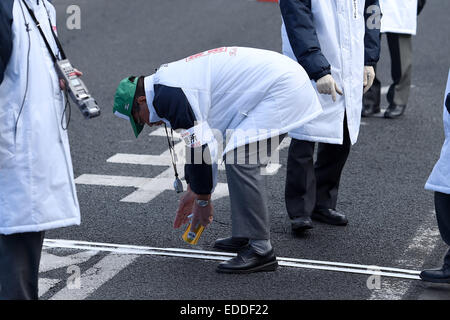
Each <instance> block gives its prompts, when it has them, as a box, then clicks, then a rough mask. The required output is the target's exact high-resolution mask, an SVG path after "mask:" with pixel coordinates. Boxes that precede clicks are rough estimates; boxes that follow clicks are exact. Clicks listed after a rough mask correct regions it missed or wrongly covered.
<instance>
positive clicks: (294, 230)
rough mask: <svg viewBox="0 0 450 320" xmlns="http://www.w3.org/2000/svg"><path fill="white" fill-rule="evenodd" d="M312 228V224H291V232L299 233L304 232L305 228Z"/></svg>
mask: <svg viewBox="0 0 450 320" xmlns="http://www.w3.org/2000/svg"><path fill="white" fill-rule="evenodd" d="M313 228H314V227H313V226H300V227H294V226H292V232H296V233H300V232H304V231H306V230H311V229H313Z"/></svg>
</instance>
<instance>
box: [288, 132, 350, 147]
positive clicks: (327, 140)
mask: <svg viewBox="0 0 450 320" xmlns="http://www.w3.org/2000/svg"><path fill="white" fill-rule="evenodd" d="M289 137H291V138H293V139H297V140H303V141H310V142H319V143H329V144H343V142H344V141H343V140H344V139H336V138H324V137H317V136H309V135H304V134H296V133H289Z"/></svg>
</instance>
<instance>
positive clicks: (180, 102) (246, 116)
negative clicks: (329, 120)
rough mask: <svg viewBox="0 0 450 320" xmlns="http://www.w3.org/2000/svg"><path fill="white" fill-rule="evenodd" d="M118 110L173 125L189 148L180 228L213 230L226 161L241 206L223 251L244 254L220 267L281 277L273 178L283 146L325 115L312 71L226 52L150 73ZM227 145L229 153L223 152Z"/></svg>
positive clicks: (256, 54)
mask: <svg viewBox="0 0 450 320" xmlns="http://www.w3.org/2000/svg"><path fill="white" fill-rule="evenodd" d="M113 112H114V114H116V115H117V116H118V117H120V118H124V119H126V120H127V121H129V122H130V123H131V125H132V128H133V131H134V133H135V135H136V137H137V136H138V135H139V133H140V132H141V131H142V129H143V127H144V124H148V125H150V126H152V125H156V124H162V123H164V124H165V125H169V126H170V127H171V128H172V129H173V130H179V131H180V134H181V136H182V137H183V139H184V141H185V142H186V145H187V152H186V157H187V159H186V165H185V179H186V182H187V183H188V191H187V192H186V193H185V194H184V196H183V197H182V198H181V201H180V205H179V208H178V211H177V214H176V218H175V222H174V227H175V228H179V227H180V226H181V225H182V224H185V223H187V222H188V215H190V214H191V213H193V218H192V225H194V226H195V225H197V224H198V223H200V224H202V225H203V226H207V225H208V224H209V223H210V222H211V221H212V217H213V206H212V202H211V194H212V193H213V191H214V188H215V185H216V182H217V178H216V174H217V169H216V168H217V161H218V158H219V157H220V156H223V157H224V158H225V168H226V174H227V181H228V189H229V193H230V202H231V221H232V237H231V238H225V239H220V240H218V241H216V243H215V247H216V248H219V249H224V250H233V251H239V253H238V255H237V257H235V258H233V259H231V260H229V261H226V262H223V263H221V264H219V266H218V268H217V271H218V272H222V273H250V272H257V271H274V270H275V269H276V268H277V266H278V264H277V261H276V257H275V254H274V250H273V248H272V245H271V243H270V225H269V221H270V216H269V212H268V209H267V195H266V185H265V176H264V175H262V174H261V169H262V168H263V167H264V166H266V165H267V163H268V161H269V159H270V156H271V155H272V153H273V152H274V150H275V149H276V147H277V146H278V143H279V140H282V138H283V137H284V136H285V135H286V133H287V132H289V131H290V130H292V129H294V128H297V127H299V126H301V125H303V124H305V123H306V122H308V121H310V120H312V119H313V118H315V117H316V116H318V115H319V114H320V113H321V112H322V108H321V106H320V103H319V100H318V97H317V95H316V92H315V91H314V89H313V87H312V85H311V82H310V81H309V78H308V76H307V74H306V72H305V71H304V69H303V68H302V67H301V66H300V65H299V64H297V63H296V62H294V61H292V60H291V59H289V58H287V57H285V56H283V55H281V54H279V53H276V52H272V51H267V50H261V49H253V48H243V47H222V48H217V49H212V50H208V51H205V52H201V53H198V54H195V55H193V56H191V57H188V58H185V59H182V60H179V61H176V62H172V63H169V64H165V65H163V66H161V67H160V68H159V69H158V71H157V72H156V73H155V74H153V75H151V76H147V77H139V78H136V77H130V78H126V79H124V80H122V81H121V83H120V85H119V87H118V89H117V92H116V96H115V102H114V108H113ZM222 142H224V144H225V148H224V151H223V152H219V149H220V148H221V146H222Z"/></svg>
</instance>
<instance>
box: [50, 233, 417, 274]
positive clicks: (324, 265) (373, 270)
mask: <svg viewBox="0 0 450 320" xmlns="http://www.w3.org/2000/svg"><path fill="white" fill-rule="evenodd" d="M44 246H46V247H49V248H66V249H79V250H96V251H105V252H114V253H120V254H137V255H156V256H158V255H159V256H170V257H181V258H194V259H206V260H219V261H224V260H228V259H230V258H232V257H234V256H236V254H234V253H227V252H216V251H204V250H192V249H180V248H156V247H145V246H134V245H121V244H109V243H98V242H86V241H72V240H56V239H45V240H44ZM277 260H278V263H279V265H280V266H286V267H294V268H307V269H315V270H328V271H338V272H347V273H358V274H368V275H380V276H385V277H393V278H403V279H411V280H420V277H419V274H420V271H416V270H407V269H398V268H388V267H380V266H373V265H372V266H369V265H360V264H351V263H340V262H328V261H318V260H307V259H296V258H282V257H278V258H277Z"/></svg>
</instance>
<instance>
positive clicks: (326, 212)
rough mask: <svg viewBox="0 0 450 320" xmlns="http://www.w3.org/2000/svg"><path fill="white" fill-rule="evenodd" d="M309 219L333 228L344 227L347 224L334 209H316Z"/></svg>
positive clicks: (342, 215)
mask: <svg viewBox="0 0 450 320" xmlns="http://www.w3.org/2000/svg"><path fill="white" fill-rule="evenodd" d="M311 218H312V219H313V220H317V221H320V222H324V223H327V224H332V225H335V226H345V225H347V223H348V220H347V218H346V217H345V215H344V214H342V213H340V212H337V211H336V210H334V209H316V210H314V212H313V214H312V215H311Z"/></svg>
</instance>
